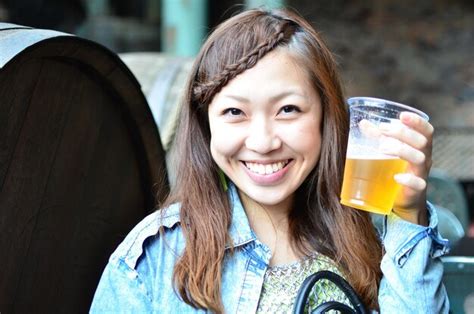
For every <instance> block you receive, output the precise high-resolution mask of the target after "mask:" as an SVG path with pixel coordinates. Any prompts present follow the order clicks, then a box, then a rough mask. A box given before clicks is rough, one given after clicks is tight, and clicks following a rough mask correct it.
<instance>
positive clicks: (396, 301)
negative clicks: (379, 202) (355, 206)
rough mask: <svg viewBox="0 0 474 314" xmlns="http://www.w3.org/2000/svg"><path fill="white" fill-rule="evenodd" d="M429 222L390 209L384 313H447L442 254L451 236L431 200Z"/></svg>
mask: <svg viewBox="0 0 474 314" xmlns="http://www.w3.org/2000/svg"><path fill="white" fill-rule="evenodd" d="M427 207H428V214H429V221H430V223H429V226H427V227H425V226H420V225H416V224H413V223H410V222H408V221H405V220H403V219H401V218H400V217H398V216H397V215H395V214H394V213H391V214H390V215H388V216H387V217H385V221H384V232H383V235H382V241H383V245H384V248H385V254H384V256H383V258H382V262H381V269H382V273H383V277H382V280H381V282H380V289H379V298H378V300H379V305H380V311H381V313H398V314H402V313H448V311H449V301H448V297H447V294H446V289H445V287H444V285H443V283H442V276H443V264H442V261H441V259H440V257H441V256H442V255H444V254H446V253H447V252H448V250H449V244H448V240H445V239H443V238H442V237H441V236H440V235H439V233H438V230H437V226H438V216H437V214H436V210H435V208H434V206H433V205H431V204H430V203H428V205H427Z"/></svg>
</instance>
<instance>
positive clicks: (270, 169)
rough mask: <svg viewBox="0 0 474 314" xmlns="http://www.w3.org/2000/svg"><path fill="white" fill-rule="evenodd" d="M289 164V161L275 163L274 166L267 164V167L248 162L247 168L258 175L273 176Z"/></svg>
mask: <svg viewBox="0 0 474 314" xmlns="http://www.w3.org/2000/svg"><path fill="white" fill-rule="evenodd" d="M287 164H288V161H283V162H282V161H280V162H275V163H273V164H266V165H263V164H257V163H253V162H246V163H245V166H246V167H247V169H249V170H250V171H252V172H255V173H258V174H272V173H275V172H277V171H279V170H281V169H283V168H284V167H285V166H286V165H287Z"/></svg>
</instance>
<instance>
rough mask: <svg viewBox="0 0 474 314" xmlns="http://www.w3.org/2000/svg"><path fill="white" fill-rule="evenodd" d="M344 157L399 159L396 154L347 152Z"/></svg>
mask: <svg viewBox="0 0 474 314" xmlns="http://www.w3.org/2000/svg"><path fill="white" fill-rule="evenodd" d="M346 159H370V160H386V159H400V158H399V157H397V156H393V155H386V154H382V153H378V154H354V153H353V154H347V156H346Z"/></svg>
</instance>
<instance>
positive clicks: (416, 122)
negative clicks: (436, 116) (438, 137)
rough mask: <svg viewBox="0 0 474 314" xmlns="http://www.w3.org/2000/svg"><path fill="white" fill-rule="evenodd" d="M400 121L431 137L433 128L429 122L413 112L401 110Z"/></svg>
mask: <svg viewBox="0 0 474 314" xmlns="http://www.w3.org/2000/svg"><path fill="white" fill-rule="evenodd" d="M400 121H402V123H403V124H405V125H408V126H409V127H411V128H412V129H414V130H416V131H418V132H420V133H421V134H423V135H424V136H425V137H428V138H431V137H432V136H433V132H434V128H433V126H432V125H431V123H429V122H428V121H427V120H425V119H423V118H422V117H420V116H419V115H417V114H415V113H413V112H407V111H404V112H402V113H401V114H400Z"/></svg>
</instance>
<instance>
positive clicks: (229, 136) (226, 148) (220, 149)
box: [210, 127, 242, 162]
mask: <svg viewBox="0 0 474 314" xmlns="http://www.w3.org/2000/svg"><path fill="white" fill-rule="evenodd" d="M241 137H242V135H240V136H239V132H233V131H232V130H230V129H229V128H222V127H217V128H214V129H211V144H210V145H211V147H210V148H211V154H212V157H213V158H214V160H215V161H216V162H218V160H220V159H222V158H229V157H231V156H233V155H235V154H236V153H238V151H239V150H240V148H241V147H242V146H241V142H242V140H241Z"/></svg>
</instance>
